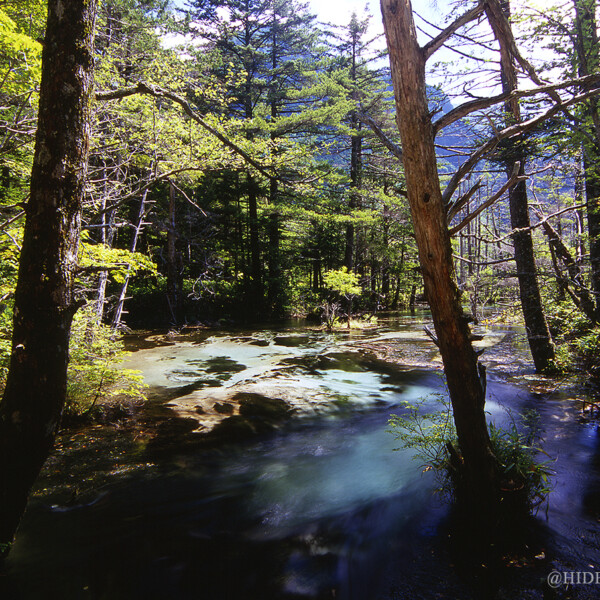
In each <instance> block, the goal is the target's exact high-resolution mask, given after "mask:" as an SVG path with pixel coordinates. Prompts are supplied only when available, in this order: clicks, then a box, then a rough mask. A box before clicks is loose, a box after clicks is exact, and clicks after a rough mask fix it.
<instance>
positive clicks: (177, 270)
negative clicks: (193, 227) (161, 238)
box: [167, 182, 183, 327]
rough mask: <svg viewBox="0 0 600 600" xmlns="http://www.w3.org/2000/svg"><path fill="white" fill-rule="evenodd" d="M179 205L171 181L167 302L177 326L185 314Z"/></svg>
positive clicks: (174, 323)
mask: <svg viewBox="0 0 600 600" xmlns="http://www.w3.org/2000/svg"><path fill="white" fill-rule="evenodd" d="M177 237H178V233H177V206H176V203H175V188H174V186H173V184H172V183H171V182H169V224H168V226H167V302H168V304H169V311H170V313H171V322H172V325H173V326H175V327H177V326H178V325H179V324H181V322H182V315H183V289H182V288H183V281H182V273H181V256H180V254H179V252H178V251H177Z"/></svg>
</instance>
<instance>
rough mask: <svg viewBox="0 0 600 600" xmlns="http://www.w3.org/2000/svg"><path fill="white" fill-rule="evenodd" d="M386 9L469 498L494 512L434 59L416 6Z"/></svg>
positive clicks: (386, 2) (492, 471) (417, 219)
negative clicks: (459, 277) (438, 130)
mask: <svg viewBox="0 0 600 600" xmlns="http://www.w3.org/2000/svg"><path fill="white" fill-rule="evenodd" d="M381 8H382V15H383V22H384V29H385V34H386V39H387V45H388V49H389V54H390V65H391V74H392V82H393V86H394V92H395V99H396V111H397V115H398V122H399V129H400V136H401V140H402V152H403V164H404V172H405V178H406V187H407V191H408V200H409V204H410V209H411V215H412V220H413V225H414V230H415V238H416V242H417V247H418V250H419V261H420V264H421V271H422V274H423V279H424V284H425V293H426V296H427V300H428V302H429V305H430V308H431V314H432V317H433V322H434V325H435V330H436V335H437V338H438V341H439V348H440V352H441V355H442V359H443V362H444V372H445V374H446V380H447V385H448V391H449V393H450V400H451V402H452V408H453V413H454V421H455V424H456V429H457V434H458V443H459V445H460V450H461V454H462V457H463V460H464V472H463V477H464V481H465V488H464V490H465V491H466V495H465V496H464V497H465V499H466V500H467V501H468V502H469V504H470V505H471V506H472V507H473V508H474V509H476V510H479V511H483V512H485V513H487V514H489V513H490V512H495V509H496V508H497V505H498V501H499V481H498V476H497V465H496V460H495V457H494V455H493V453H492V450H491V447H490V439H489V434H488V430H487V425H486V417H485V410H484V405H485V386H484V385H482V377H481V376H482V368H480V367H479V365H478V362H477V356H476V354H475V352H474V350H473V347H472V345H471V341H470V333H471V332H470V328H469V325H468V322H467V319H466V318H465V316H464V314H463V311H462V306H461V300H460V293H459V290H458V286H457V284H456V277H455V273H454V264H453V259H452V249H451V245H450V235H449V232H448V226H447V224H446V209H445V207H444V204H443V201H442V194H441V189H440V182H439V177H438V171H437V159H436V155H435V145H434V132H433V126H432V122H431V115H430V113H429V107H428V102H427V96H426V85H425V61H426V53H425V52H424V49H423V48H420V47H419V45H418V43H417V34H416V30H415V25H414V21H413V16H412V7H411V3H410V1H409V0H381Z"/></svg>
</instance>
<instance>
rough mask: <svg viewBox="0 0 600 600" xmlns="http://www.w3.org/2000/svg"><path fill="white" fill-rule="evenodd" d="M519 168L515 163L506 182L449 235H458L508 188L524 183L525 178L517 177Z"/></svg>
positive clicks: (453, 228)
mask: <svg viewBox="0 0 600 600" xmlns="http://www.w3.org/2000/svg"><path fill="white" fill-rule="evenodd" d="M520 168H521V163H519V162H517V163H515V164H514V166H513V171H512V174H511V176H510V177H509V179H508V181H507V182H506V183H505V184H504V185H503V186H502V187H501V188H500V189H499V190H498V191H497V192H496V193H495V194H494V195H493V196H491V197H490V198H488V199H487V200H486V201H485V202H484V203H483V204H481V205H480V206H478V207H477V209H476V210H474V211H473V212H472V213H470V214H468V215H467V216H466V217H465V218H464V219H463V220H462V221H461V222H460V223H459V224H458V225H456V226H455V227H452V229H450V235H454V234H456V233H458V232H459V231H460V230H461V229H464V228H465V227H466V226H467V225H468V224H469V223H470V222H471V221H472V220H473V219H475V218H476V217H477V216H479V215H480V214H481V213H482V212H483V211H484V210H485V209H486V208H489V207H490V206H492V204H494V203H495V202H497V201H498V200H499V199H500V198H501V197H502V195H503V194H504V192H506V190H508V189H509V188H510V187H512V186H513V185H515V184H516V183H518V182H519V181H525V180H526V179H527V177H524V176H521V177H519V175H518V173H519V169H520Z"/></svg>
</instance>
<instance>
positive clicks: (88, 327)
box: [65, 306, 146, 420]
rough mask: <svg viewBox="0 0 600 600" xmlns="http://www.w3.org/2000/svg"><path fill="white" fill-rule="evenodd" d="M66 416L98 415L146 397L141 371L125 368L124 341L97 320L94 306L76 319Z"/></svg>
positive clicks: (76, 316)
mask: <svg viewBox="0 0 600 600" xmlns="http://www.w3.org/2000/svg"><path fill="white" fill-rule="evenodd" d="M69 353H70V362H69V369H68V382H67V401H66V405H65V416H66V418H67V420H68V419H69V418H75V417H81V416H86V417H98V416H100V415H102V413H103V412H108V413H114V412H115V408H117V409H119V410H120V409H124V408H126V407H127V406H128V405H131V404H132V403H133V402H136V401H142V400H144V399H145V396H144V391H143V390H144V388H145V387H146V386H145V384H144V382H143V379H142V375H141V374H140V372H139V371H135V370H132V369H124V368H122V367H121V363H122V361H123V360H124V358H125V357H126V356H127V353H126V352H125V351H124V350H123V343H122V341H121V340H120V339H119V337H118V336H115V334H114V332H112V331H111V329H110V327H107V326H106V325H103V324H100V323H97V321H96V318H95V314H94V313H93V310H92V307H91V306H89V307H87V308H86V309H84V310H82V311H79V312H78V313H77V314H76V315H75V319H74V320H73V326H72V329H71V342H70V346H69Z"/></svg>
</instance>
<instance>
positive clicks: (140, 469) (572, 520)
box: [0, 318, 600, 600]
mask: <svg viewBox="0 0 600 600" xmlns="http://www.w3.org/2000/svg"><path fill="white" fill-rule="evenodd" d="M504 333H505V332H503V331H499V330H497V331H488V332H487V339H488V340H491V342H494V341H498V340H500V339H501V338H502V336H503V335H504ZM361 339H363V340H364V339H369V340H372V339H379V340H386V341H387V342H392V341H393V340H394V339H397V340H398V341H400V342H401V343H404V344H406V343H411V344H415V345H421V347H422V346H423V345H424V344H428V342H427V341H426V340H425V338H424V336H423V334H422V332H421V326H420V324H419V320H418V319H417V320H414V319H408V318H407V319H401V320H397V321H393V322H389V323H388V324H386V325H385V326H382V327H380V328H378V329H377V330H376V331H370V332H368V333H367V332H362V333H361V332H359V333H351V334H349V333H344V334H341V335H339V336H333V335H330V334H325V333H322V332H315V331H310V330H308V329H302V328H295V329H290V330H285V331H281V330H280V331H272V330H264V331H258V332H243V333H235V334H224V333H206V332H205V333H200V334H198V335H195V336H189V338H184V339H178V340H177V341H175V342H173V343H171V344H167V345H158V346H152V344H149V346H150V347H147V348H142V349H139V350H138V351H137V352H135V353H134V354H133V356H132V358H131V361H130V364H129V365H128V366H131V367H133V368H139V369H141V370H142V371H143V373H144V376H145V379H146V381H147V383H148V384H149V385H150V386H151V389H152V390H153V391H154V393H155V395H156V397H160V396H161V394H162V395H164V394H165V392H169V391H171V392H172V391H173V390H178V389H185V387H184V386H190V385H193V386H195V389H196V392H194V393H200V394H203V395H204V396H205V397H207V396H206V395H208V397H209V396H210V394H211V390H215V389H216V388H219V389H222V388H224V387H227V386H232V385H236V386H243V385H244V382H251V381H255V380H256V379H257V378H259V379H262V380H265V381H266V382H267V383H268V382H269V380H270V379H271V377H272V378H274V379H277V382H278V385H280V386H281V385H286V382H287V384H289V385H290V386H292V387H293V388H295V391H296V393H297V392H298V387H299V386H300V389H301V390H302V393H303V394H306V395H308V396H310V395H311V394H319V395H320V396H321V397H322V396H324V395H325V396H327V395H329V396H331V398H332V401H333V404H332V406H333V407H334V408H333V409H332V410H321V411H320V412H317V414H313V415H312V416H309V417H306V418H298V419H294V420H292V421H291V422H290V423H289V424H288V425H286V426H285V427H283V428H282V429H280V430H278V431H275V432H273V433H270V434H266V435H263V436H260V437H256V438H253V439H251V440H246V441H241V442H237V443H230V444H220V445H218V446H216V447H215V446H213V447H208V446H193V445H187V446H185V450H182V447H183V446H180V445H179V444H178V439H179V438H178V434H177V431H178V430H177V429H176V424H177V422H178V421H177V420H176V419H171V420H170V421H171V424H172V425H173V427H175V429H173V427H172V428H171V429H170V430H169V431H170V433H169V437H168V438H167V441H166V442H165V443H163V444H162V445H159V451H156V448H157V447H156V446H155V445H154V442H155V440H153V439H150V437H149V436H144V435H143V427H142V428H139V429H137V430H135V429H134V430H133V431H132V430H130V429H125V430H121V429H119V428H115V427H108V426H107V427H94V428H89V429H87V430H84V431H79V432H75V433H71V434H69V435H68V436H66V437H65V438H64V439H62V440H61V443H60V445H59V449H58V451H57V453H56V455H55V456H54V457H53V458H52V459H51V460H50V461H49V465H48V467H47V469H46V472H45V474H44V475H43V476H42V478H41V480H40V482H39V484H38V488H37V490H36V494H35V495H34V497H33V499H32V501H31V502H30V506H29V508H28V511H27V513H26V516H25V518H24V520H23V524H22V527H21V530H20V533H19V537H18V540H17V543H16V545H15V547H14V550H13V552H12V553H11V555H10V557H9V560H8V562H7V564H6V566H5V570H4V572H3V573H2V575H1V576H0V598H2V599H4V598H6V599H7V600H13V599H14V600H21V599H23V600H29V599H33V598H36V599H38V598H61V599H64V600H70V599H74V600H75V599H77V600H78V599H102V600H104V599H106V600H121V599H123V600H125V599H127V600H137V599H138V598H139V599H144V600H151V599H157V600H158V599H181V600H187V599H188V598H189V599H203V600H226V599H232V600H233V599H235V600H245V599H246V600H268V599H270V598H281V599H292V598H298V599H300V598H302V599H309V598H310V599H320V598H346V599H356V600H366V599H370V598H373V599H376V598H381V599H387V598H411V599H412V598H457V599H458V598H476V597H477V598H494V597H498V598H500V597H511V598H530V597H531V598H542V597H544V596H543V586H542V584H541V583H540V582H541V581H542V579H543V577H544V576H545V574H546V573H549V572H550V571H552V570H553V569H554V568H559V567H563V566H565V565H575V566H577V567H578V568H579V567H581V568H583V567H582V565H584V566H585V565H587V566H586V567H585V568H586V569H587V570H595V569H596V568H597V569H598V570H600V552H599V529H598V517H599V516H600V499H599V497H600V495H599V491H600V485H599V482H600V452H599V444H598V434H597V429H596V426H594V425H591V424H582V423H580V422H578V420H577V413H576V409H575V407H574V404H573V402H572V399H570V398H564V397H555V396H553V395H547V396H544V397H541V396H539V395H535V394H531V393H529V392H527V391H526V390H525V389H524V388H523V387H516V386H514V385H510V384H508V383H506V382H504V381H502V380H501V379H499V378H498V377H496V376H495V375H494V372H493V370H490V372H489V383H488V403H487V408H488V410H489V412H490V418H491V419H494V420H497V421H500V422H505V421H507V419H508V416H507V413H506V410H505V409H506V408H509V409H511V410H512V411H522V410H525V409H528V408H536V409H537V410H538V411H539V412H540V420H541V426H542V430H543V435H544V438H545V444H546V449H547V451H548V454H549V455H550V456H551V457H552V458H553V459H555V460H556V462H555V467H556V471H557V475H556V480H555V484H554V485H555V491H554V492H553V494H552V497H551V501H550V504H549V506H548V507H547V510H542V511H541V513H540V514H538V516H537V518H536V519H535V520H534V522H533V523H532V526H531V539H530V540H529V541H527V544H528V546H529V547H528V552H526V554H528V556H529V557H530V559H531V560H529V559H528V560H521V562H520V563H519V559H515V560H514V561H513V563H514V564H512V565H511V566H510V567H506V568H504V567H503V568H502V569H500V570H494V573H493V576H488V575H487V574H486V573H485V569H486V568H487V566H486V567H484V568H483V574H482V572H480V571H477V573H475V572H474V571H468V570H467V572H465V570H464V569H461V568H460V566H459V565H460V558H457V556H456V554H455V550H453V547H452V543H451V542H449V540H451V539H452V528H451V519H450V512H449V509H448V507H447V506H446V505H445V504H444V503H443V502H442V501H441V499H440V498H439V497H438V496H436V495H435V494H434V493H433V491H434V489H435V487H436V482H435V480H434V479H433V478H432V477H431V476H430V474H429V473H425V474H424V473H422V472H421V468H420V467H419V464H418V463H417V462H416V461H414V460H412V454H411V452H409V451H407V450H402V451H394V449H395V448H396V446H397V443H396V442H395V441H394V439H393V436H392V435H391V434H390V433H389V432H388V431H387V430H388V425H387V422H388V419H389V417H390V414H392V413H398V412H401V411H402V407H401V405H400V404H401V402H403V401H415V400H417V399H419V398H429V399H428V401H427V402H428V404H429V405H431V406H434V405H435V404H436V403H437V398H436V396H435V394H437V393H440V392H442V391H443V382H442V379H441V377H440V375H439V372H436V371H434V370H428V369H412V370H404V371H402V370H399V371H397V372H390V371H389V370H386V369H377V368H376V367H373V365H370V364H366V363H365V362H364V360H362V359H361V357H360V355H359V354H358V353H355V352H353V347H352V345H353V343H354V342H356V341H360V340H361ZM340 346H343V348H344V352H343V354H340V353H339V349H340ZM415 347H416V346H415ZM334 351H335V352H337V354H335V356H336V359H335V360H332V361H330V362H327V361H323V360H321V361H317V362H315V357H319V356H321V357H322V356H324V355H327V354H328V353H331V352H334ZM155 403H158V404H160V401H158V400H156V401H155ZM157 431H159V433H160V431H161V430H160V428H159V429H158V430H157ZM174 431H175V433H174ZM189 435H190V434H189V427H188V428H185V427H182V428H181V436H182V439H183V437H184V436H187V438H186V439H189ZM82 490H84V491H82ZM533 556H537V558H531V557H533ZM597 561H598V562H597ZM507 562H510V560H509V559H505V560H504V564H505V565H506V563H507ZM590 565H591V566H590ZM565 569H566V566H565ZM507 590H508V591H507ZM592 591H593V592H598V593H600V589H596V590H590V589H589V588H584V587H580V588H579V589H576V590H574V591H573V590H572V593H575V594H579V595H576V596H574V597H582V598H584V597H590V598H592V597H594V595H589V596H586V594H588V593H591V592H592ZM501 593H506V594H509V595H507V596H501V595H497V594H501ZM570 593H571V592H570ZM559 597H560V596H559ZM569 597H571V596H569Z"/></svg>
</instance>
